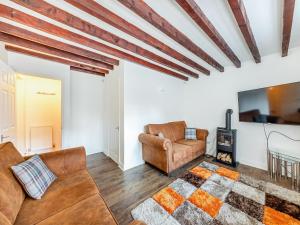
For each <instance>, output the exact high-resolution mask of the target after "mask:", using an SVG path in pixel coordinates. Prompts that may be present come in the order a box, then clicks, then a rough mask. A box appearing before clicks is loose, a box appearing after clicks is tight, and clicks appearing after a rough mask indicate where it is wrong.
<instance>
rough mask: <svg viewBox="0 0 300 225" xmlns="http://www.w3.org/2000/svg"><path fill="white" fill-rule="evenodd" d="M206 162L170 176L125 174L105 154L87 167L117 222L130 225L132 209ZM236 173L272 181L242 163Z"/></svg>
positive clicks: (142, 171)
mask: <svg viewBox="0 0 300 225" xmlns="http://www.w3.org/2000/svg"><path fill="white" fill-rule="evenodd" d="M204 159H205V160H206V161H211V160H212V158H207V157H200V158H198V159H196V160H194V161H192V162H190V163H189V164H187V165H186V166H184V167H183V168H181V169H179V170H177V171H176V172H174V173H172V174H171V175H170V176H166V175H165V174H163V173H162V172H161V171H159V170H157V169H155V168H153V167H152V166H151V165H149V164H144V165H141V166H138V167H135V168H133V169H130V170H127V171H125V172H123V171H122V170H121V169H120V168H119V167H118V165H117V164H116V163H115V162H114V161H113V160H111V159H110V158H109V157H107V156H105V155H104V154H103V153H97V154H93V155H89V156H88V159H87V165H88V170H89V172H90V174H91V175H92V177H93V178H94V180H95V181H96V183H97V185H98V187H99V189H100V192H101V194H102V196H103V198H104V199H105V201H106V203H107V205H108V206H109V208H110V209H111V211H112V213H113V214H114V216H115V218H116V219H117V221H118V222H119V224H120V225H127V224H128V223H130V222H131V221H132V217H131V214H130V212H131V210H132V209H134V208H135V207H136V206H137V205H138V204H139V203H141V202H143V201H144V200H145V199H147V198H149V197H151V196H152V195H153V194H154V193H156V192H157V191H158V190H160V189H161V188H163V187H165V186H167V185H168V184H170V183H171V182H172V181H173V180H175V179H176V177H178V176H179V175H180V174H182V173H183V172H184V171H186V170H187V169H189V168H192V167H194V166H195V165H197V164H198V163H200V162H201V161H203V160H204ZM236 170H237V171H239V172H241V173H243V174H246V175H249V176H252V177H254V178H257V179H261V180H266V181H270V178H269V176H268V174H267V172H266V171H264V170H260V169H256V168H253V167H250V166H246V165H241V164H240V165H239V166H238V167H237V168H236ZM276 184H279V185H281V186H284V187H287V188H289V187H290V185H289V182H288V181H286V180H282V181H279V182H277V183H276Z"/></svg>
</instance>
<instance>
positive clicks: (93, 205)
mask: <svg viewBox="0 0 300 225" xmlns="http://www.w3.org/2000/svg"><path fill="white" fill-rule="evenodd" d="M53 224H60V225H70V224H90V225H116V224H117V223H116V222H115V220H114V218H113V217H112V215H111V213H110V211H109V210H108V208H107V206H106V204H105V202H104V201H103V199H102V198H101V196H100V195H99V194H94V195H92V196H90V197H89V198H86V199H84V200H82V201H80V202H78V203H77V204H74V205H73V206H71V207H69V208H66V209H64V210H62V211H61V212H59V213H57V214H56V215H53V216H51V217H49V218H47V219H45V220H43V221H41V222H40V223H38V225H53Z"/></svg>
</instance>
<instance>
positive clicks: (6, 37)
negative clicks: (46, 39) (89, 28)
mask: <svg viewBox="0 0 300 225" xmlns="http://www.w3.org/2000/svg"><path fill="white" fill-rule="evenodd" d="M0 41H3V42H5V43H7V44H12V45H17V46H20V47H23V48H27V49H31V50H34V51H39V52H42V53H46V54H50V55H54V56H57V57H62V58H66V59H69V60H72V61H77V62H80V63H84V64H88V65H90V66H93V67H100V68H105V69H109V70H112V69H113V66H112V65H110V64H106V63H102V62H99V61H96V60H93V59H88V58H85V57H82V56H79V55H75V54H73V53H69V52H65V51H62V50H58V49H55V48H51V47H49V46H45V45H42V44H39V43H35V42H32V41H28V40H25V39H22V38H18V37H15V36H13V35H10V34H5V33H3V32H0ZM103 71H105V72H104V73H108V70H103Z"/></svg>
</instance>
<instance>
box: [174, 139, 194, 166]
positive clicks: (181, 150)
mask: <svg viewBox="0 0 300 225" xmlns="http://www.w3.org/2000/svg"><path fill="white" fill-rule="evenodd" d="M191 151H192V147H191V146H188V145H182V144H178V143H173V162H176V161H181V160H184V159H186V158H188V157H189V156H190V155H191Z"/></svg>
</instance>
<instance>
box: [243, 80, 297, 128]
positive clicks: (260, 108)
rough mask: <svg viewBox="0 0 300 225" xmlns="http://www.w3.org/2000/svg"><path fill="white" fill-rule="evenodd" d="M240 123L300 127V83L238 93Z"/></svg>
mask: <svg viewBox="0 0 300 225" xmlns="http://www.w3.org/2000/svg"><path fill="white" fill-rule="evenodd" d="M238 101H239V120H240V121H241V122H255V123H274V124H292V125H300V82H296V83H290V84H283V85H278V86H272V87H266V88H260V89H254V90H248V91H241V92H238Z"/></svg>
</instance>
